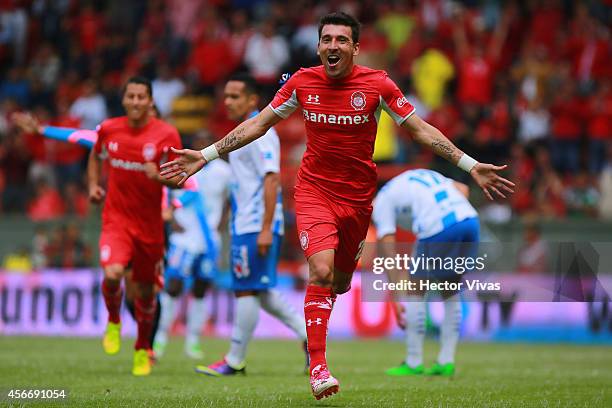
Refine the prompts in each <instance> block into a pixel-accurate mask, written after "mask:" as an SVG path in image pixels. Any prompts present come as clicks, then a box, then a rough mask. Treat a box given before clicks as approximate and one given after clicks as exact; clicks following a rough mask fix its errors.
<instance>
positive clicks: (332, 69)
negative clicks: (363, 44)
mask: <svg viewBox="0 0 612 408" xmlns="http://www.w3.org/2000/svg"><path fill="white" fill-rule="evenodd" d="M351 34H352V29H351V27H348V26H344V25H333V24H327V25H324V26H323V29H322V30H321V38H320V39H319V46H318V51H317V53H318V54H319V58H321V62H322V63H323V65H324V66H325V72H326V73H327V75H328V76H329V77H330V78H343V77H345V76H346V75H348V74H350V73H351V70H352V69H353V58H355V56H356V55H357V54H359V43H354V42H353V40H352V39H351Z"/></svg>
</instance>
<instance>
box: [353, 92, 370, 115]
mask: <svg viewBox="0 0 612 408" xmlns="http://www.w3.org/2000/svg"><path fill="white" fill-rule="evenodd" d="M351 106H352V107H353V109H355V110H356V111H361V110H363V109H364V108H365V106H366V96H365V94H364V93H363V92H361V91H357V92H353V94H352V95H351Z"/></svg>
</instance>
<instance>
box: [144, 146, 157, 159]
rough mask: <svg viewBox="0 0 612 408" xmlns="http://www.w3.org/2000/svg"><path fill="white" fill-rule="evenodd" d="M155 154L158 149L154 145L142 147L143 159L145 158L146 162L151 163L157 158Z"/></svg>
mask: <svg viewBox="0 0 612 408" xmlns="http://www.w3.org/2000/svg"><path fill="white" fill-rule="evenodd" d="M155 153H157V149H156V148H155V145H154V144H153V143H145V145H144V146H142V157H144V159H145V161H148V162H149V161H151V160H153V159H154V158H155Z"/></svg>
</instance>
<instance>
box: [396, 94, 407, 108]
mask: <svg viewBox="0 0 612 408" xmlns="http://www.w3.org/2000/svg"><path fill="white" fill-rule="evenodd" d="M396 103H397V107H398V108H403V107H404V105H406V104H407V103H408V99H406V97H405V96H402V97H401V98H397V102H396Z"/></svg>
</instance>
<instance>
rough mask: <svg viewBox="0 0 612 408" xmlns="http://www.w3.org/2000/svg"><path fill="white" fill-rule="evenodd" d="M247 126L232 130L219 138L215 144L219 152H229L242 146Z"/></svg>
mask: <svg viewBox="0 0 612 408" xmlns="http://www.w3.org/2000/svg"><path fill="white" fill-rule="evenodd" d="M245 130H246V129H245V128H244V127H243V126H241V127H239V128H238V129H235V130H233V131H232V132H230V134H229V135H227V136H225V137H224V138H223V139H221V140H219V141H218V142H217V144H216V145H215V146H216V147H217V151H218V152H219V154H225V153H229V152H231V151H232V150H234V149H235V148H236V147H240V144H241V142H242V139H243V138H244V133H245Z"/></svg>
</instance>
